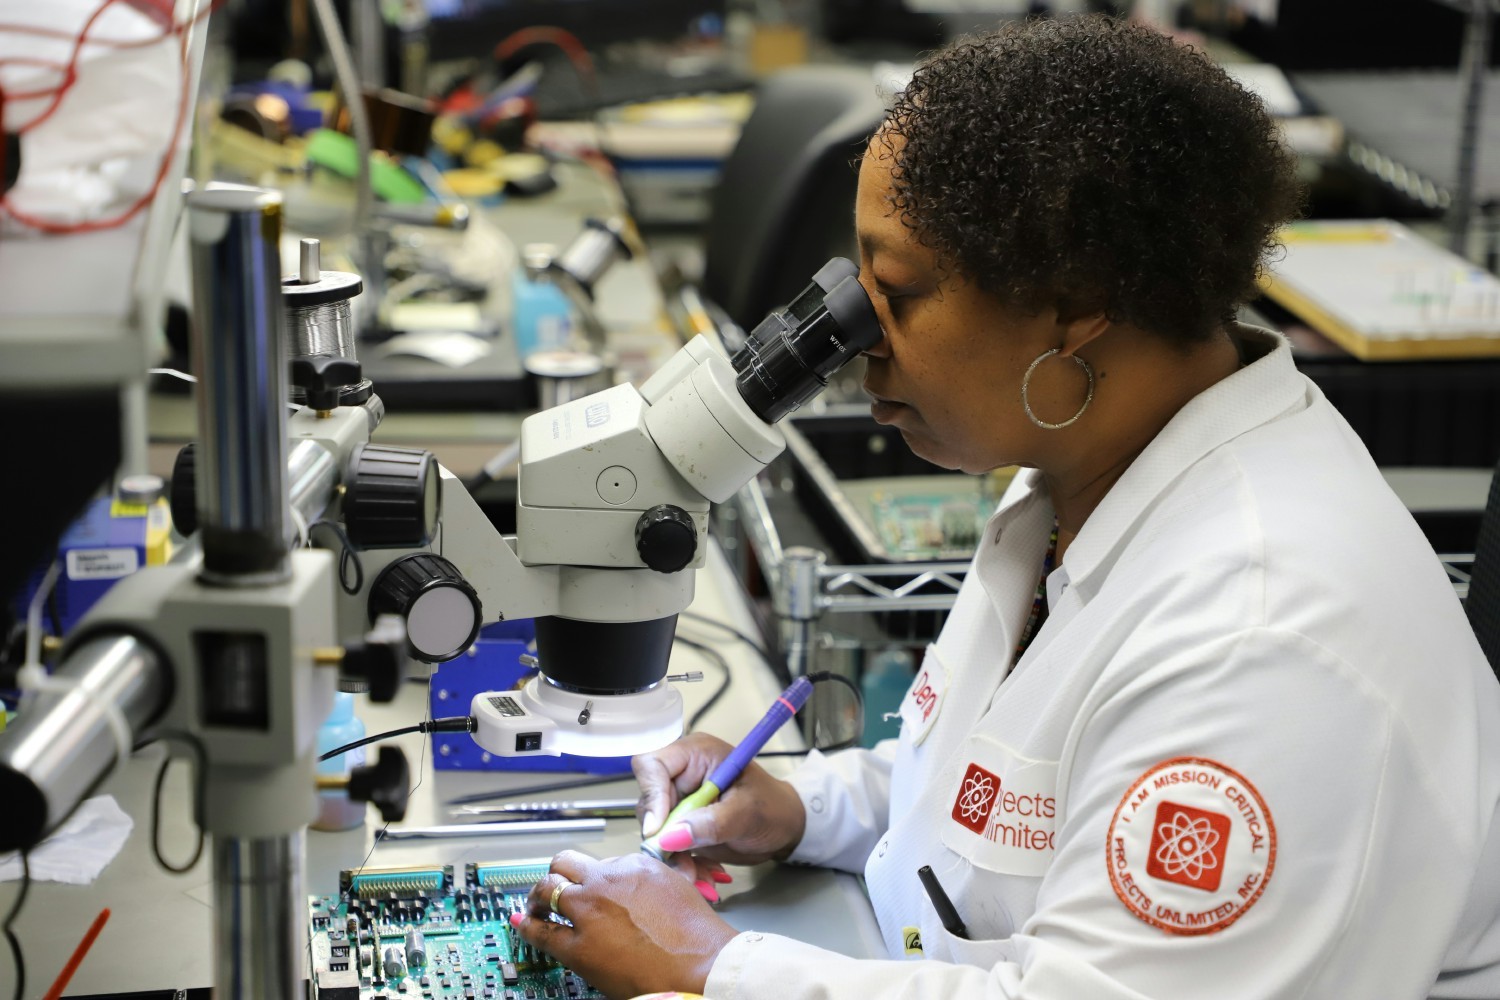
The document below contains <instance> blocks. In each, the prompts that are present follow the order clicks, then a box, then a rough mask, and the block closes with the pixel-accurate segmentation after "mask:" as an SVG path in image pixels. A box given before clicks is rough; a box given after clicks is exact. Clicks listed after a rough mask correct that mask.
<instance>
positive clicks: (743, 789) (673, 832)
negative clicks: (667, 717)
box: [631, 733, 807, 880]
mask: <svg viewBox="0 0 1500 1000" xmlns="http://www.w3.org/2000/svg"><path fill="white" fill-rule="evenodd" d="M733 749H734V748H733V747H732V746H730V745H729V744H728V743H725V742H724V741H723V740H721V739H718V738H716V737H713V736H706V735H704V734H702V733H693V734H692V735H689V736H684V737H683V738H682V739H680V740H678V741H677V742H676V743H673V744H671V745H670V746H667V747H664V748H662V749H661V750H658V751H656V752H655V753H647V754H641V755H639V756H638V757H636V758H635V759H634V760H633V761H632V762H631V764H632V767H634V769H635V778H636V781H637V782H638V783H639V784H640V786H641V799H640V802H639V803H637V804H636V807H635V812H636V815H637V816H638V817H640V820H641V835H642V836H644V837H650V836H652V835H653V834H656V833H657V832H658V830H661V826H662V821H663V820H664V819H665V818H666V816H667V814H668V813H669V812H671V811H672V807H673V806H675V805H676V804H677V802H678V800H679V799H681V798H682V797H683V796H685V795H687V794H689V793H690V792H693V791H696V790H697V788H698V786H699V785H701V784H703V781H704V779H705V778H707V777H708V776H709V774H711V773H712V772H713V769H714V768H715V767H717V766H718V764H719V762H720V761H722V760H723V759H724V758H725V757H727V756H729V753H730V751H731V750H733ZM806 826H807V813H806V811H805V810H804V809H803V806H802V798H801V796H799V795H798V794H797V791H796V789H794V788H793V787H792V786H791V784H790V783H788V782H785V781H782V780H781V779H779V778H774V777H772V776H771V775H770V774H769V773H768V772H767V771H766V769H765V768H763V767H761V766H760V765H759V764H756V763H755V762H753V761H752V762H751V763H750V765H749V766H748V767H746V768H745V770H744V773H742V774H741V775H740V776H739V778H738V779H737V780H736V781H735V782H734V784H732V785H730V786H729V789H728V791H726V792H725V793H724V794H723V796H722V797H721V798H720V799H719V801H717V802H715V803H713V804H712V805H710V806H707V807H705V808H703V809H695V810H693V811H692V812H690V813H687V814H686V815H684V816H681V817H679V818H678V819H676V820H674V821H673V822H672V824H671V826H670V827H669V828H668V829H666V830H662V831H661V832H662V837H661V840H660V842H661V843H662V846H663V847H664V848H666V849H667V850H670V851H676V852H682V853H680V854H678V855H677V857H675V858H673V864H674V866H675V867H677V868H678V869H679V870H680V871H682V872H683V873H684V874H686V875H689V876H691V877H693V878H695V880H696V879H698V878H699V877H700V876H701V875H702V874H703V872H702V870H701V869H700V868H698V867H697V866H695V865H693V864H692V858H691V857H690V856H689V854H688V852H691V854H692V855H694V856H696V857H697V858H701V859H704V860H707V861H714V862H727V863H729V864H736V865H754V864H759V863H760V862H762V861H770V860H772V859H775V860H778V861H780V860H785V859H786V857H787V856H788V855H790V854H791V853H792V851H793V849H795V848H796V846H797V845H798V844H799V843H800V842H801V841H802V834H803V831H804V830H805V829H806ZM679 859H680V861H679ZM711 867H712V868H718V866H717V865H713V866H711Z"/></svg>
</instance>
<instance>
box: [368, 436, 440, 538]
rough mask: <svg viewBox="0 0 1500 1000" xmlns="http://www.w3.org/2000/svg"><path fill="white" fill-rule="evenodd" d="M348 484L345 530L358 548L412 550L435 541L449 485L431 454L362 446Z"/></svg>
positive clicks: (417, 449) (403, 449) (385, 447)
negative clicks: (433, 539) (444, 495)
mask: <svg viewBox="0 0 1500 1000" xmlns="http://www.w3.org/2000/svg"><path fill="white" fill-rule="evenodd" d="M344 481H345V487H346V488H345V492H344V526H345V527H346V528H347V529H348V531H349V540H350V541H351V542H353V543H354V544H355V546H357V547H358V548H361V549H379V548H402V549H407V548H415V547H417V546H421V545H426V544H427V543H428V542H429V541H431V540H432V535H433V533H434V532H435V531H437V522H438V514H439V513H440V511H441V507H442V496H443V494H442V483H443V479H442V476H441V475H439V473H438V464H437V459H435V458H433V457H432V453H431V452H429V451H423V450H422V449H420V448H392V447H390V446H388V445H380V444H366V445H361V446H360V447H358V448H356V449H355V450H354V457H353V458H352V459H351V460H350V462H349V474H348V476H346V477H345V480H344Z"/></svg>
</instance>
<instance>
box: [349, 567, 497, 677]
mask: <svg viewBox="0 0 1500 1000" xmlns="http://www.w3.org/2000/svg"><path fill="white" fill-rule="evenodd" d="M392 614H393V615H400V616H401V617H402V618H404V619H406V641H407V645H408V646H409V647H410V649H411V653H412V655H413V656H415V657H416V658H417V659H419V660H422V661H423V662H425V663H442V662H444V661H445V660H451V659H453V658H454V657H455V656H457V655H458V654H459V653H462V652H463V651H464V650H466V649H468V648H469V647H470V646H472V645H473V644H474V640H475V639H476V638H477V637H478V636H479V627H480V626H481V625H483V624H484V610H483V607H482V606H481V604H480V601H479V595H478V594H477V593H475V591H474V588H473V587H471V586H470V585H469V581H467V580H465V579H464V575H463V574H462V573H460V572H459V571H458V567H456V566H454V565H453V564H452V563H451V562H449V561H448V560H446V559H444V558H443V557H442V556H435V555H432V554H431V553H427V552H417V553H414V554H412V555H409V556H402V557H401V558H400V559H397V560H396V561H395V562H393V563H391V564H390V565H389V566H387V567H386V568H385V569H384V570H382V571H381V573H380V576H378V577H376V579H375V584H374V586H372V587H371V588H370V618H371V620H374V619H376V618H378V617H380V616H381V615H392Z"/></svg>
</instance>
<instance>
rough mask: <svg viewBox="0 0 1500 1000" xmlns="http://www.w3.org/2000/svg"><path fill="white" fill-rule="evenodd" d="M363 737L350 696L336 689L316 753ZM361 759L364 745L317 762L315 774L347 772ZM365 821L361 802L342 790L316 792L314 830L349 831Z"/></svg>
mask: <svg viewBox="0 0 1500 1000" xmlns="http://www.w3.org/2000/svg"><path fill="white" fill-rule="evenodd" d="M364 738H365V724H364V723H363V722H360V721H359V717H358V716H356V715H355V714H354V695H352V694H346V693H345V692H343V691H340V692H339V693H338V694H336V695H334V696H333V711H332V712H329V713H328V718H327V720H326V721H325V722H324V723H323V725H322V726H321V727H320V728H319V729H318V756H319V757H321V756H323V755H324V754H325V753H327V752H328V751H330V750H332V749H334V748H336V747H341V746H344V745H345V744H347V743H353V742H354V741H355V740H362V739H364ZM364 762H365V748H364V747H360V748H359V749H357V750H350V751H349V752H348V753H346V754H343V755H342V756H339V757H335V758H333V759H332V760H325V761H320V762H319V763H318V773H319V774H347V773H348V772H349V770H350V769H351V768H355V767H359V766H360V765H362V764H364ZM364 823H365V804H364V803H363V802H351V801H349V796H347V795H345V794H344V793H343V792H341V791H339V792H319V793H318V818H317V819H315V820H313V822H312V828H313V829H314V830H353V829H355V828H356V827H360V826H363V825H364Z"/></svg>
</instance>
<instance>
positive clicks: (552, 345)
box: [511, 243, 573, 407]
mask: <svg viewBox="0 0 1500 1000" xmlns="http://www.w3.org/2000/svg"><path fill="white" fill-rule="evenodd" d="M556 252H557V248H556V247H554V246H552V245H551V244H547V243H530V244H527V246H526V247H525V249H523V250H522V252H521V263H522V265H523V266H522V267H520V268H518V269H516V270H515V271H514V272H513V273H512V275H511V330H512V331H513V333H514V337H515V345H516V355H517V356H518V357H519V358H520V359H521V362H522V364H525V362H526V359H527V358H529V357H531V355H533V354H535V353H537V352H538V351H560V350H563V349H565V348H567V347H568V346H569V345H570V343H571V341H572V339H573V305H572V303H571V302H570V301H569V299H568V295H567V293H566V292H564V291H563V290H562V288H560V287H559V286H558V284H557V282H555V281H554V280H553V279H552V274H551V268H552V260H553V258H554V256H555V255H556ZM542 405H543V407H545V406H546V404H545V403H544V404H542Z"/></svg>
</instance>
